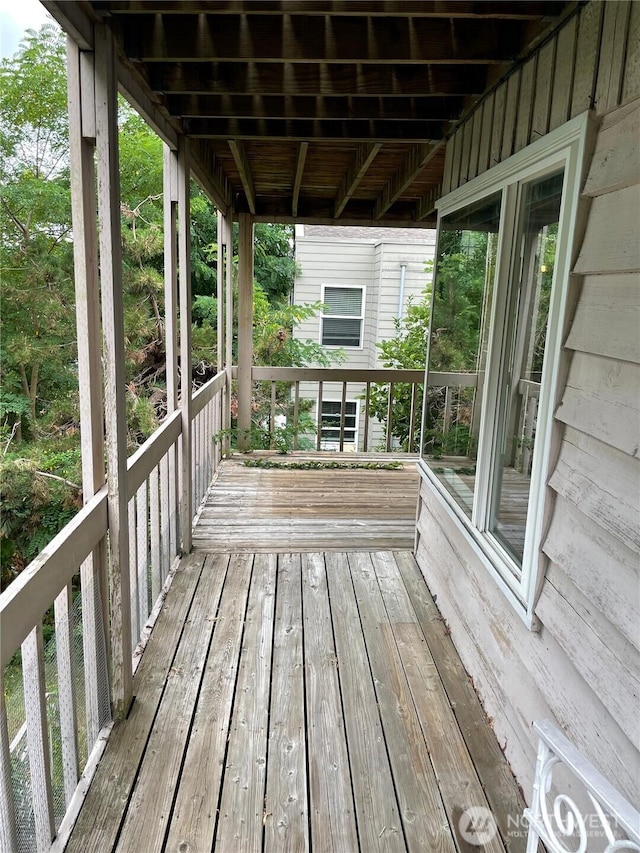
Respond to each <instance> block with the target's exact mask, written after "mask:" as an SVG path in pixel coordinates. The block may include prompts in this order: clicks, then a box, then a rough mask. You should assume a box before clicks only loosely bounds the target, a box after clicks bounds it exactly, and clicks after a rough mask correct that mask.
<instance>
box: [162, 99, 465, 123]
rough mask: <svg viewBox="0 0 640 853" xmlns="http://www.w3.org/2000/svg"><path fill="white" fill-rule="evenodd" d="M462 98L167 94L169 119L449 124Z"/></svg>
mask: <svg viewBox="0 0 640 853" xmlns="http://www.w3.org/2000/svg"><path fill="white" fill-rule="evenodd" d="M463 100H464V99H463V98H462V97H457V98H420V97H412V98H382V97H371V98H351V97H346V96H337V97H335V96H334V97H330V98H327V97H324V96H315V97H314V96H311V95H306V96H295V97H287V96H285V95H264V96H258V95H171V96H170V97H168V98H167V102H166V103H167V109H168V110H169V113H170V114H171V115H173V116H180V117H197V118H239V119H242V118H275V119H320V120H322V119H367V120H368V119H392V120H394V121H419V120H421V119H426V118H428V119H429V120H430V121H432V120H433V121H435V120H437V121H452V120H454V119H457V118H458V116H459V115H460V111H461V109H462V104H463Z"/></svg>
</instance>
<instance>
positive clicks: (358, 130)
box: [185, 118, 443, 142]
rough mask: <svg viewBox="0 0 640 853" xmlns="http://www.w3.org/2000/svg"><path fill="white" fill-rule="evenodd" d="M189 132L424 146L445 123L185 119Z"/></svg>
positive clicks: (438, 135) (210, 136)
mask: <svg viewBox="0 0 640 853" xmlns="http://www.w3.org/2000/svg"><path fill="white" fill-rule="evenodd" d="M185 129H186V131H187V133H188V134H189V136H194V137H203V138H205V139H233V138H235V139H262V140H265V141H288V142H290V141H291V140H292V139H293V140H305V141H307V142H310V141H312V140H314V139H327V140H336V141H339V140H344V139H352V140H357V141H361V142H366V141H367V140H370V139H376V140H379V141H380V142H397V141H398V140H400V141H403V142H420V141H422V140H425V139H427V140H431V141H433V140H439V139H441V138H442V135H443V130H442V122H439V121H405V122H394V121H387V120H380V121H374V120H371V121H366V120H364V119H360V120H355V121H349V120H348V119H344V120H341V121H333V120H323V121H315V120H311V119H226V118H224V119H217V118H211V119H209V118H194V119H185Z"/></svg>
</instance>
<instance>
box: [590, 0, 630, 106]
mask: <svg viewBox="0 0 640 853" xmlns="http://www.w3.org/2000/svg"><path fill="white" fill-rule="evenodd" d="M631 6H632V3H631V0H617V2H616V3H605V9H604V20H603V25H602V42H601V46H600V65H599V67H598V80H597V83H596V110H597V112H598V114H599V115H603V114H604V113H606V112H608V111H609V110H612V109H614V108H615V107H617V106H618V104H619V103H620V95H621V93H622V78H623V73H624V65H625V57H626V52H627V31H628V26H629V14H630V12H631Z"/></svg>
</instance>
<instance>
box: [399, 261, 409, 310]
mask: <svg viewBox="0 0 640 853" xmlns="http://www.w3.org/2000/svg"><path fill="white" fill-rule="evenodd" d="M406 277H407V265H406V264H400V293H399V294H398V320H402V315H403V314H404V283H405V279H406Z"/></svg>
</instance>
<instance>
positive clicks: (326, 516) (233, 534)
mask: <svg viewBox="0 0 640 853" xmlns="http://www.w3.org/2000/svg"><path fill="white" fill-rule="evenodd" d="M256 458H262V459H265V458H267V459H270V460H272V461H274V462H276V463H277V464H282V465H287V464H289V463H290V462H297V463H299V462H307V461H317V460H319V459H320V460H324V461H333V462H339V463H340V464H343V463H344V464H349V463H351V464H354V463H355V464H359V463H360V464H361V463H365V464H371V463H375V462H381V463H385V462H388V461H389V457H388V456H386V455H384V456H382V457H381V458H376V457H375V455H374V454H366V455H363V454H354V453H343V454H328V453H324V454H323V453H312V454H301V453H299V454H292V455H291V456H286V457H283V456H278V455H274V454H271V455H270V456H269V455H264V454H263V455H262V456H260V455H259V454H256V455H255V456H251V457H249V461H251V460H253V459H256ZM245 459H246V457H234V458H232V459H229V460H225V461H224V462H223V463H222V464H221V466H220V469H219V471H218V475H217V478H216V481H215V484H214V487H213V488H212V489H211V490H210V492H209V495H208V496H207V499H206V503H205V506H204V507H203V509H202V512H201V513H200V516H199V519H198V523H197V524H196V527H195V530H194V534H193V546H194V548H196V549H199V550H206V551H207V552H209V553H213V552H225V551H236V552H243V553H270V552H278V551H347V550H348V551H355V550H364V551H370V550H381V551H383V550H390V549H400V550H402V549H409V550H410V549H412V548H413V545H414V537H415V518H416V506H417V501H418V480H419V477H418V473H417V468H416V463H415V459H414V458H411V457H406V456H405V457H404V461H403V462H402V468H399V469H396V470H369V469H363V468H355V469H348V468H346V469H326V470H298V469H289V470H285V469H278V468H270V469H264V468H248V467H246V466H245V464H244V462H245Z"/></svg>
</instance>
